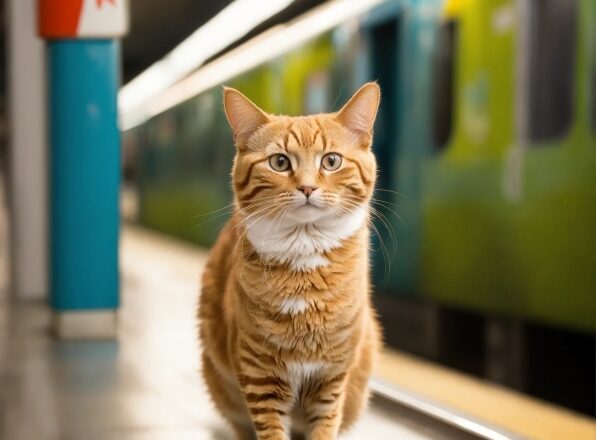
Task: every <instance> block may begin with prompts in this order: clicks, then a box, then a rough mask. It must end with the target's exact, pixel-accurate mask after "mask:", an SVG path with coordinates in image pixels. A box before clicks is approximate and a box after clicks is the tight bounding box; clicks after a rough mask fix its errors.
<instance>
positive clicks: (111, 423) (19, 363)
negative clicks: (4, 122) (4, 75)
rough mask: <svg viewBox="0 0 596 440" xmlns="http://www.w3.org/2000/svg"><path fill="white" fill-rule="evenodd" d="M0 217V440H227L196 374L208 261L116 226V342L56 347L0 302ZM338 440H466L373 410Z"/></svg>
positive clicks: (41, 308) (40, 315)
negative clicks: (201, 296) (204, 271)
mask: <svg viewBox="0 0 596 440" xmlns="http://www.w3.org/2000/svg"><path fill="white" fill-rule="evenodd" d="M0 190H1V188H0ZM0 207H2V209H0V266H1V268H2V269H1V272H0V281H1V284H0V289H1V290H0V291H1V300H0V439H7V440H33V439H34V440H46V439H47V440H116V439H122V440H133V439H134V440H141V439H143V440H145V439H150V440H161V439H163V440H165V439H175V440H184V439H194V440H197V439H198V440H200V439H206V440H207V439H215V440H228V439H229V440H233V436H232V433H231V431H230V430H229V429H228V428H227V426H226V424H225V423H224V421H223V420H222V419H221V418H220V417H219V415H218V414H217V413H216V412H215V410H214V408H213V406H212V404H211V402H210V399H209V397H208V395H207V392H206V389H205V386H204V384H203V382H202V379H201V377H200V374H199V367H200V366H199V346H198V343H197V320H196V304H197V299H198V292H199V275H200V273H201V270H202V265H203V264H204V263H205V260H206V252H205V251H203V250H201V249H198V248H195V247H192V246H189V245H186V244H184V243H180V242H177V241H174V240H171V239H169V238H165V237H162V236H159V235H156V234H155V233H152V232H148V231H146V230H143V229H140V228H138V227H135V226H132V225H129V224H125V225H124V227H123V229H122V237H121V270H122V273H121V279H122V304H121V307H120V310H119V315H118V319H119V326H118V327H119V330H118V339H117V341H107V340H106V341H68V342H66V341H57V340H55V339H54V338H53V337H52V336H51V334H50V328H51V313H50V310H49V308H48V307H47V305H45V304H41V303H33V304H31V303H14V302H11V301H10V300H9V296H8V292H7V264H6V263H7V246H6V244H7V241H8V240H7V238H8V237H7V234H8V233H7V221H6V210H5V209H4V203H3V200H2V198H1V195H0ZM462 435H463V437H462ZM343 438H345V439H362V438H374V439H403V440H425V439H460V438H464V439H465V438H474V437H469V436H468V435H464V434H462V433H461V432H459V431H457V430H454V429H450V428H449V427H446V426H442V425H440V424H438V425H436V424H433V423H427V420H426V419H425V418H423V417H422V418H421V417H420V416H418V415H416V414H415V413H414V412H412V411H410V410H408V409H406V408H403V409H402V411H401V412H400V411H397V412H396V411H395V408H394V407H393V406H391V405H390V404H388V403H387V402H384V401H382V399H381V400H380V399H378V398H375V399H373V401H372V402H371V405H370V407H369V409H368V411H367V412H366V414H365V415H364V417H363V418H362V419H361V421H360V422H359V423H358V424H357V425H356V426H355V427H354V428H353V429H352V430H351V431H350V432H349V433H348V434H347V435H345V436H344V437H343Z"/></svg>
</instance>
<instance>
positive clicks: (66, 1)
mask: <svg viewBox="0 0 596 440" xmlns="http://www.w3.org/2000/svg"><path fill="white" fill-rule="evenodd" d="M127 31H128V1H127V0H39V33H40V35H41V36H42V37H43V38H48V39H57V38H113V37H119V36H122V35H124V34H125V33H126V32H127Z"/></svg>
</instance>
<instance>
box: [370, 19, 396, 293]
mask: <svg viewBox="0 0 596 440" xmlns="http://www.w3.org/2000/svg"><path fill="white" fill-rule="evenodd" d="M398 28H399V18H398V16H395V15H390V16H388V17H385V18H384V19H383V20H382V21H380V22H377V23H375V24H374V25H373V26H371V27H370V29H369V39H368V40H369V51H368V52H369V57H370V62H369V66H370V72H369V75H370V78H371V79H373V80H376V81H377V82H378V84H379V86H380V87H381V91H382V99H381V106H380V108H379V113H378V115H377V120H376V122H375V129H374V130H375V131H374V136H375V138H374V144H373V151H374V153H375V156H376V158H377V163H378V177H377V188H378V189H379V190H378V191H376V193H375V198H376V199H377V200H378V202H373V208H374V209H375V210H376V211H378V212H379V216H380V217H381V218H377V219H376V220H375V228H376V231H375V233H376V234H375V236H374V238H373V249H374V251H373V252H374V254H373V259H374V260H375V261H376V264H375V265H374V266H373V267H374V272H375V273H374V278H375V280H377V284H379V281H381V280H382V282H383V283H386V282H387V279H388V276H389V271H390V269H391V264H392V260H393V258H394V256H395V245H396V243H395V234H394V231H393V228H392V226H391V223H393V221H391V220H392V219H391V216H393V215H395V214H393V213H392V211H393V209H392V208H391V203H392V197H391V193H390V192H388V191H385V190H389V189H390V188H391V186H392V183H393V182H394V179H393V177H394V176H393V172H394V171H393V163H394V160H395V155H396V148H397V146H396V139H397V120H398V118H397V112H396V110H397V109H396V92H397V87H396V84H397V81H398V78H397V76H398V59H399V57H398ZM383 217H384V218H383ZM385 218H386V219H387V220H385Z"/></svg>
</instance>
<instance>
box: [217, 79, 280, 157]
mask: <svg viewBox="0 0 596 440" xmlns="http://www.w3.org/2000/svg"><path fill="white" fill-rule="evenodd" d="M223 95H224V96H223V98H224V99H223V101H224V109H225V111H226V117H227V118H228V122H229V123H230V127H232V132H233V133H234V143H235V144H236V146H237V147H238V148H239V149H242V148H245V147H246V143H247V142H248V139H249V138H250V136H251V135H252V134H253V133H254V132H255V131H257V129H259V128H260V127H262V126H263V125H265V124H267V123H268V122H269V121H270V120H269V117H268V116H267V114H266V113H265V112H264V111H263V110H261V109H260V108H259V107H257V106H256V105H255V104H253V103H252V102H251V101H250V99H248V98H247V97H246V96H244V95H243V94H242V93H240V92H239V91H238V90H236V89H232V88H229V87H224V92H223Z"/></svg>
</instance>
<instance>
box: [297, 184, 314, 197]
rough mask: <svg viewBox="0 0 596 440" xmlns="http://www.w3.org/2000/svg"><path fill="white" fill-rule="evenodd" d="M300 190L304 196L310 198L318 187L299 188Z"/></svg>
mask: <svg viewBox="0 0 596 440" xmlns="http://www.w3.org/2000/svg"><path fill="white" fill-rule="evenodd" d="M298 189H299V190H300V191H302V194H304V195H305V196H306V198H308V197H309V196H310V195H311V194H312V193H313V192H314V191H315V190H316V189H317V187H316V186H299V187H298Z"/></svg>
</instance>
